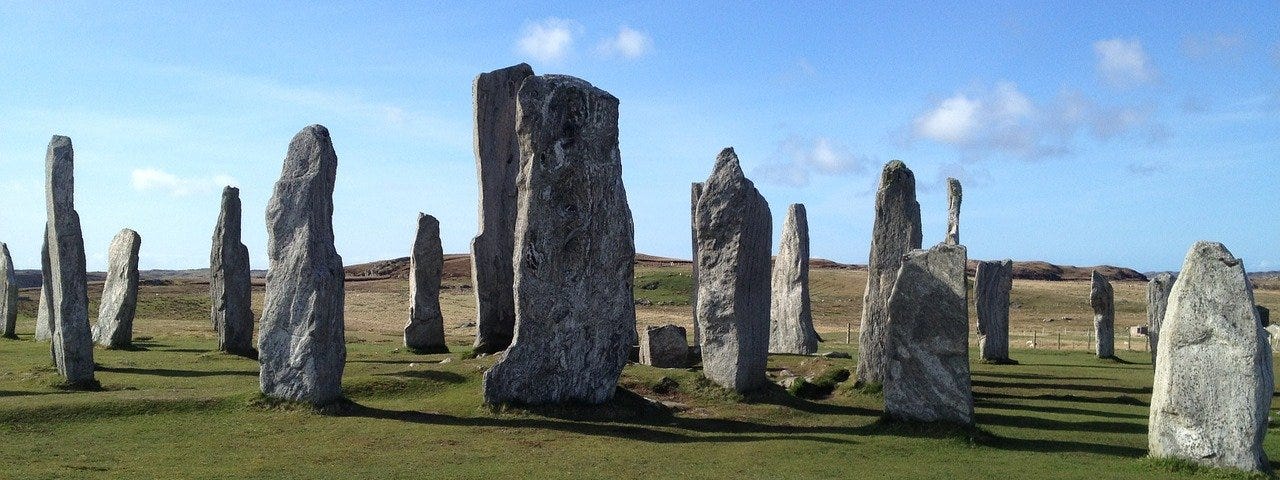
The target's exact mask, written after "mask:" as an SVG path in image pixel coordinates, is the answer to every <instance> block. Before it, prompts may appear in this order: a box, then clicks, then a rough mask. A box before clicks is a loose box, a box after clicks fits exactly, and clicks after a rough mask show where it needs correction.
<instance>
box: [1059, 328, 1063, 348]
mask: <svg viewBox="0 0 1280 480" xmlns="http://www.w3.org/2000/svg"><path fill="white" fill-rule="evenodd" d="M1058 350H1062V330H1058Z"/></svg>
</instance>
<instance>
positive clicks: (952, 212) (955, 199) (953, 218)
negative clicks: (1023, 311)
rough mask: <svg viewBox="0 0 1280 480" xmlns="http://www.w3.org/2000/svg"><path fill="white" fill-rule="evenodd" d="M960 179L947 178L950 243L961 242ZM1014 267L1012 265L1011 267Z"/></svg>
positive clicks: (948, 236) (957, 243)
mask: <svg viewBox="0 0 1280 480" xmlns="http://www.w3.org/2000/svg"><path fill="white" fill-rule="evenodd" d="M961 197H962V193H961V191H960V181H959V180H956V179H954V178H950V177H948V178H947V240H946V243H947V244H948V245H959V244H960V200H961ZM1010 268H1012V267H1010Z"/></svg>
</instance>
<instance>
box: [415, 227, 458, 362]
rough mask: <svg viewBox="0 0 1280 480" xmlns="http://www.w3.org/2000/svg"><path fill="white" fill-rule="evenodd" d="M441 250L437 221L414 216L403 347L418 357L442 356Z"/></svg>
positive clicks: (442, 258)
mask: <svg viewBox="0 0 1280 480" xmlns="http://www.w3.org/2000/svg"><path fill="white" fill-rule="evenodd" d="M443 270H444V249H443V247H441V246H440V221H439V220H436V217H433V216H431V215H427V214H425V213H418V230H417V234H416V235H414V240H413V251H412V252H411V253H410V254H409V323H408V324H407V325H405V326H404V346H405V347H408V348H410V349H412V350H415V351H418V352H420V353H444V352H448V351H449V347H448V346H446V345H445V343H444V316H443V315H442V314H441V313H440V276H441V274H442V272H443Z"/></svg>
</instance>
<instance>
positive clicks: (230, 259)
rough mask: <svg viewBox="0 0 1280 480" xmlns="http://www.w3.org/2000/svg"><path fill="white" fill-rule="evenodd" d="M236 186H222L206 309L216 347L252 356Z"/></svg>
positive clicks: (245, 250) (245, 252)
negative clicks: (210, 303) (207, 309)
mask: <svg viewBox="0 0 1280 480" xmlns="http://www.w3.org/2000/svg"><path fill="white" fill-rule="evenodd" d="M240 217H241V211H240V189H239V188H236V187H231V186H228V187H224V188H223V189H222V204H221V207H220V208H219V210H218V224H217V225H216V226H214V228H213V241H212V245H213V246H212V248H211V249H210V251H209V297H210V300H211V301H212V306H211V308H210V310H209V316H210V319H211V320H212V322H213V330H214V331H215V332H217V334H218V350H220V351H223V352H227V353H231V354H236V355H246V356H253V355H256V350H254V348H253V309H252V307H251V303H250V302H251V300H252V292H253V284H252V283H251V282H252V279H251V277H250V272H249V249H248V248H247V247H245V246H244V243H241V241H240Z"/></svg>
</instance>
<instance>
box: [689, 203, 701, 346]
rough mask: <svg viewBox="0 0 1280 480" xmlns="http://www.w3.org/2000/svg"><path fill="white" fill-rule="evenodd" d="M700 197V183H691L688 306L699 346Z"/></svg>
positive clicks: (695, 338) (694, 340) (695, 343)
mask: <svg viewBox="0 0 1280 480" xmlns="http://www.w3.org/2000/svg"><path fill="white" fill-rule="evenodd" d="M701 196H702V182H693V185H692V186H691V187H690V188H689V231H690V232H691V233H692V235H693V239H692V241H691V242H690V245H693V256H692V257H689V258H691V259H693V260H692V261H690V262H689V263H691V264H692V265H693V274H692V277H693V291H692V292H691V293H690V298H689V304H690V305H691V306H692V307H693V308H692V310H693V344H694V345H701V341H702V332H701V328H700V327H699V326H698V197H701Z"/></svg>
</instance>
